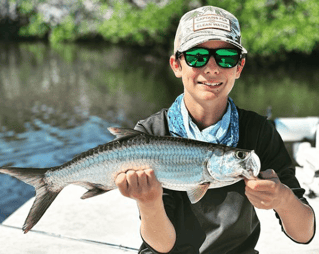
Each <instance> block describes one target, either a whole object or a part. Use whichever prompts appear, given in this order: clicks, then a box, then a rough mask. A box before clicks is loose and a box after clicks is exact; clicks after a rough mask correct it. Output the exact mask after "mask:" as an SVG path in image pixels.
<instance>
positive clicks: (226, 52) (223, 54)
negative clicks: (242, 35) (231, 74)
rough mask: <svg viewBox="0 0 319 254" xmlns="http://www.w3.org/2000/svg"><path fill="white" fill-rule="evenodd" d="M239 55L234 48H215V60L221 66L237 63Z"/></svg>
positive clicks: (225, 66)
mask: <svg viewBox="0 0 319 254" xmlns="http://www.w3.org/2000/svg"><path fill="white" fill-rule="evenodd" d="M239 57H240V54H239V52H238V51H237V50H236V49H219V50H216V56H215V60H216V63H217V64H218V65H219V66H221V67H223V68H232V67H234V66H235V65H236V64H237V63H238V60H239Z"/></svg>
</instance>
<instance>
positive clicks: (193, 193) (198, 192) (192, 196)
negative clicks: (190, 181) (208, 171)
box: [187, 183, 210, 204]
mask: <svg viewBox="0 0 319 254" xmlns="http://www.w3.org/2000/svg"><path fill="white" fill-rule="evenodd" d="M209 185H210V184H209V183H204V184H201V185H198V187H196V188H194V189H192V190H189V191H187V195H188V198H189V200H190V201H191V203H192V204H195V203H197V202H198V201H199V200H201V199H202V197H204V195H205V193H206V192H207V190H208V188H209Z"/></svg>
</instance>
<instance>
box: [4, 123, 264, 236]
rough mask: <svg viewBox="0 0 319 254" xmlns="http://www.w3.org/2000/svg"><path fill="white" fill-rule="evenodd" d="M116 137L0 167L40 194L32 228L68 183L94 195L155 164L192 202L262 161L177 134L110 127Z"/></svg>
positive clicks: (167, 183)
mask: <svg viewBox="0 0 319 254" xmlns="http://www.w3.org/2000/svg"><path fill="white" fill-rule="evenodd" d="M109 130H110V132H111V133H113V134H114V135H116V136H117V139H115V140H113V141H111V142H109V143H106V144H105V145H101V146H98V147H96V148H93V149H90V150H89V151H87V152H85V153H83V154H81V155H79V156H77V157H75V158H74V159H73V160H72V161H70V162H67V163H65V164H63V165H61V166H58V167H53V168H42V169H35V168H14V167H6V168H0V173H5V174H9V175H11V176H13V177H15V178H17V179H20V180H22V181H24V182H26V183H28V184H31V185H33V186H34V187H35V189H36V199H35V201H34V203H33V206H32V207H31V210H30V212H29V214H28V216H27V219H26V221H25V224H24V226H23V230H24V232H25V233H26V232H28V231H29V230H30V229H31V228H32V227H33V226H34V225H35V224H36V223H37V222H38V221H39V220H40V218H41V217H42V216H43V214H44V213H45V211H46V210H47V209H48V207H49V206H50V205H51V203H52V202H53V201H54V199H55V198H56V196H57V195H58V194H59V193H60V191H61V190H62V189H63V188H64V187H66V186H67V185H69V184H77V185H80V186H83V187H85V188H87V189H88V191H87V192H86V193H85V194H84V195H83V196H82V197H81V198H83V199H85V198H90V197H93V196H96V195H99V194H102V193H105V192H107V191H110V190H113V189H115V188H117V187H116V185H115V181H114V180H115V178H116V176H117V175H118V174H119V173H121V172H125V171H127V170H129V169H130V170H143V169H148V168H151V169H153V170H154V172H155V175H156V177H157V179H158V180H159V182H161V184H162V186H163V187H164V188H168V189H172V190H177V191H186V192H187V194H188V197H189V199H190V201H191V202H192V203H196V202H198V201H199V200H200V199H201V198H202V197H203V196H204V195H205V193H206V191H207V190H208V189H209V188H218V187H223V186H227V185H230V184H234V183H236V182H238V181H240V180H242V179H243V178H244V177H246V178H256V177H257V175H258V174H259V171H260V161H259V158H258V156H257V155H256V154H255V152H254V151H251V150H244V149H238V148H232V147H227V146H224V145H216V144H211V143H206V142H201V141H196V140H190V139H184V138H178V137H158V136H152V135H148V134H145V133H142V132H138V131H135V130H131V129H122V128H109Z"/></svg>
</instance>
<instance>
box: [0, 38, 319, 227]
mask: <svg viewBox="0 0 319 254" xmlns="http://www.w3.org/2000/svg"><path fill="white" fill-rule="evenodd" d="M168 58H169V56H168V55H166V56H165V55H164V56H162V57H158V56H154V54H153V53H152V52H151V51H146V50H145V51H144V52H141V51H140V50H137V49H131V48H125V47H118V46H110V45H105V44H104V45H103V44H79V45H75V44H71V45H68V44H67V45H63V46H62V47H59V48H54V49H53V48H51V47H49V46H48V45H46V44H43V43H19V44H14V43H0V108H1V110H0V165H1V166H2V165H11V166H17V167H50V166H56V165H60V164H62V163H64V162H66V161H68V160H70V159H72V158H73V156H74V155H76V154H79V153H81V152H84V151H86V150H88V149H90V148H92V147H95V146H97V145H99V144H103V143H106V142H108V141H110V140H111V139H112V138H113V137H112V136H111V135H110V134H109V133H108V131H107V129H106V128H107V127H109V126H124V127H133V126H134V125H135V123H136V122H137V121H138V120H139V119H143V118H145V117H147V116H148V115H150V114H152V113H154V112H156V111H158V110H159V109H161V108H163V107H169V106H170V104H171V103H172V102H173V101H174V99H175V98H176V97H177V96H178V95H179V94H180V93H181V92H182V90H183V89H182V84H181V80H180V79H177V78H176V77H175V76H174V75H173V73H172V71H171V70H170V67H169V65H168ZM248 62H249V59H248ZM318 67H319V66H316V65H315V64H312V63H308V62H302V61H301V62H300V61H297V62H295V63H294V64H293V65H292V64H291V63H290V64H283V63H280V64H279V65H278V67H276V68H272V69H267V68H262V67H260V66H259V67H256V66H253V64H251V65H250V66H249V64H248V65H247V66H246V67H245V70H244V72H243V74H242V77H241V78H240V79H239V80H238V81H237V82H236V85H235V87H234V90H233V92H232V93H231V97H232V98H233V99H234V101H235V103H236V104H237V105H238V106H239V107H243V108H246V109H251V110H254V111H257V112H258V113H260V114H263V115H265V114H266V112H267V109H269V108H272V117H273V118H275V117H284V116H287V117H289V116H318V115H319V100H317V98H318V96H319V86H317V85H316V84H317V83H318V81H319V72H318V71H317V70H318ZM0 193H1V194H0V222H1V221H3V220H4V219H5V218H7V217H8V216H9V215H10V214H11V213H12V212H14V211H15V210H16V209H17V208H18V207H20V206H21V205H22V204H23V203H24V202H25V201H27V200H28V199H29V198H30V197H32V196H33V195H34V190H33V188H32V187H30V186H28V185H26V184H24V183H22V182H20V181H18V180H15V179H13V178H11V177H9V176H6V175H0Z"/></svg>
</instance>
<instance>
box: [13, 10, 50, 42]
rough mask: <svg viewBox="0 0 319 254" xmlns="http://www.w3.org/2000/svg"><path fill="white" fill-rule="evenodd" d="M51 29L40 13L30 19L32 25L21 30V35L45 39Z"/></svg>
mask: <svg viewBox="0 0 319 254" xmlns="http://www.w3.org/2000/svg"><path fill="white" fill-rule="evenodd" d="M49 30H50V27H49V26H48V25H47V24H45V22H44V20H43V16H42V15H41V14H39V13H36V14H34V15H33V16H31V18H30V24H29V25H28V26H25V27H21V28H20V31H19V33H20V35H21V36H38V37H40V38H43V37H44V36H45V34H46V33H48V32H49Z"/></svg>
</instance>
